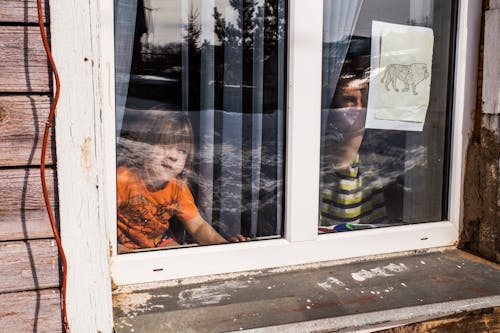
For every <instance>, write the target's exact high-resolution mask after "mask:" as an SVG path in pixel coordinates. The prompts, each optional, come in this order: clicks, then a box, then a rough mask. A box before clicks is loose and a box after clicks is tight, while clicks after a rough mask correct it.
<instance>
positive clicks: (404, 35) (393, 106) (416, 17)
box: [319, 0, 455, 233]
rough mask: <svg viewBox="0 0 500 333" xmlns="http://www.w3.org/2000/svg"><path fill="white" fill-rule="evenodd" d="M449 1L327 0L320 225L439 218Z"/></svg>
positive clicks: (442, 213) (443, 197) (442, 212)
mask: <svg viewBox="0 0 500 333" xmlns="http://www.w3.org/2000/svg"><path fill="white" fill-rule="evenodd" d="M454 15H455V14H454V1H452V0H401V1H393V0H365V1H363V0H324V30H323V80H322V84H323V85H322V129H321V179H320V182H321V187H320V188H321V189H320V218H319V232H320V233H326V232H338V231H350V230H358V229H367V228H375V227H382V226H392V225H402V224H410V223H421V222H432V221H441V220H443V219H446V215H447V212H446V206H447V194H446V189H447V186H448V185H447V170H448V167H447V163H448V161H447V160H448V146H449V144H448V141H449V135H448V130H449V126H448V122H449V119H450V112H451V110H450V103H449V96H450V90H451V80H450V77H451V75H450V73H451V72H452V71H451V69H452V68H451V63H450V59H451V56H450V55H451V50H452V44H451V43H452V37H453V33H452V32H453V29H454V28H453V22H454V19H453V17H454Z"/></svg>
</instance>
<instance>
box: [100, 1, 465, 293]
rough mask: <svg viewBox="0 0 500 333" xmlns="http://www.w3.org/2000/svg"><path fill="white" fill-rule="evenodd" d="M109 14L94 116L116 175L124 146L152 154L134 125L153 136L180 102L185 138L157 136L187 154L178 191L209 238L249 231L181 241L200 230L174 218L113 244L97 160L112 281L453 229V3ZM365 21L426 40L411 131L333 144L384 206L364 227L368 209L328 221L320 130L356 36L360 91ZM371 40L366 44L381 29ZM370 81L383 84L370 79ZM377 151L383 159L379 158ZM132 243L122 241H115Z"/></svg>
mask: <svg viewBox="0 0 500 333" xmlns="http://www.w3.org/2000/svg"><path fill="white" fill-rule="evenodd" d="M127 4H128V7H127V6H126V5H127ZM120 8H121V9H120ZM387 8H389V9H390V10H386V9H387ZM125 10H128V11H130V12H132V13H134V14H130V15H129V14H126V13H127V12H126V11H125ZM106 13H107V15H109V13H108V12H106ZM114 15H115V16H114V17H115V23H114V24H115V35H114V37H110V36H107V39H106V38H104V39H105V40H108V41H110V40H114V43H115V48H114V52H113V53H110V54H106V55H105V61H106V63H109V64H111V68H115V75H114V76H113V80H111V81H110V82H111V85H110V87H112V86H113V85H114V86H115V87H116V91H114V89H110V92H109V94H110V96H112V101H113V100H114V102H112V104H113V105H114V106H113V107H112V108H111V110H112V114H113V119H111V118H110V117H109V116H108V115H106V120H105V122H107V124H108V127H106V128H111V127H113V128H115V130H116V132H114V133H116V135H115V136H114V137H113V140H108V141H107V144H106V147H109V146H113V147H116V153H117V155H116V156H117V160H116V162H117V164H114V165H118V176H119V177H120V167H122V165H127V163H130V162H131V161H132V159H131V156H132V157H134V156H136V155H137V154H138V153H137V152H139V154H140V153H144V152H147V157H148V158H152V157H156V156H157V155H158V154H157V153H155V151H154V150H151V149H153V148H152V147H149V146H155V145H153V144H152V143H155V142H154V141H148V140H149V138H145V136H144V134H147V135H146V136H151V135H152V136H153V137H155V136H156V137H158V136H161V135H159V134H161V131H159V130H158V131H156V130H151V129H155V128H156V127H157V125H158V123H159V122H163V121H167V120H166V118H169V116H166V115H169V114H176V115H182V117H183V119H185V120H186V119H187V120H188V122H189V124H190V126H189V127H190V129H191V130H190V131H192V133H193V140H192V141H191V142H189V143H188V144H187V143H186V142H185V140H184V139H182V138H186V135H185V133H184V134H182V133H181V134H179V135H178V136H173V137H174V138H175V137H177V139H176V140H173V141H172V142H170V141H169V142H166V144H165V145H164V146H167V144H169V143H172V144H176V148H178V151H177V153H179V154H185V155H186V156H185V161H186V165H187V164H188V161H192V163H191V167H190V168H189V169H188V170H187V171H188V173H189V182H187V183H186V184H188V188H189V191H190V193H191V195H192V198H191V197H190V196H189V200H188V201H190V202H191V203H193V202H194V206H195V207H196V209H197V210H198V213H199V214H200V216H201V217H203V219H204V220H205V221H206V222H207V223H208V224H209V225H211V226H212V227H213V228H214V230H215V231H216V232H217V233H218V234H219V235H220V236H222V237H223V238H225V239H230V238H231V237H233V236H235V235H238V234H243V235H244V236H248V237H250V238H251V239H252V240H259V241H247V242H240V243H232V244H224V245H220V246H219V245H218V246H194V245H196V244H199V243H203V242H199V241H198V240H197V239H196V235H195V236H194V237H193V235H190V232H189V231H190V230H186V229H185V228H186V226H185V223H184V224H183V223H182V221H181V223H180V224H179V225H180V226H181V227H182V226H183V227H184V230H182V228H181V230H173V229H174V228H172V233H171V234H170V233H167V234H166V233H164V232H163V231H162V232H161V233H159V234H158V235H155V238H154V241H152V242H150V243H149V244H145V245H141V244H139V246H132V247H131V248H128V249H123V248H122V249H120V246H119V245H123V244H122V243H120V240H118V239H117V235H118V236H119V235H120V234H119V233H120V230H119V228H120V227H119V226H117V224H116V222H117V221H116V219H112V218H111V216H114V215H116V212H117V209H118V213H119V214H120V210H119V209H120V204H121V202H120V201H119V202H118V205H117V203H116V202H111V201H109V198H110V197H116V196H114V195H112V194H116V193H115V192H114V190H113V191H112V190H110V188H113V189H116V181H115V179H116V178H115V177H116V174H117V171H116V169H115V168H113V170H110V169H109V165H106V170H107V172H108V176H109V177H108V178H110V179H111V178H112V179H113V181H111V180H109V181H108V182H107V184H108V185H109V186H108V187H107V191H108V192H106V193H107V194H109V195H106V200H107V202H108V204H109V207H110V208H109V210H108V213H109V214H108V215H109V216H110V218H109V220H110V221H111V220H113V221H112V222H109V221H108V222H109V223H110V224H109V225H110V240H111V242H112V244H113V253H114V255H113V257H112V263H111V270H112V276H113V280H114V282H115V283H117V284H119V285H121V284H130V283H141V282H148V281H159V280H167V279H173V278H179V277H190V276H197V275H206V274H217V273H224V272H237V271H244V270H251V269H261V268H269V267H278V266H284V265H296V264H302V263H310V262H319V261H327V260H335V259H340V258H349V257H357V256H367V255H375V254H382V253H389V252H396V251H406V250H415V249H422V248H429V247H436V246H448V245H451V244H453V243H454V242H455V241H456V240H457V236H458V215H457V213H456V212H457V211H458V210H459V208H458V207H459V205H460V203H459V200H457V193H458V192H457V191H459V189H460V185H459V184H457V183H455V182H451V183H448V180H449V179H450V176H449V175H450V174H452V177H457V175H458V178H460V176H459V174H460V173H459V171H457V168H456V167H455V166H453V165H452V166H450V165H448V164H447V163H448V161H449V156H450V150H453V151H454V152H455V153H457V152H458V153H459V154H462V152H461V150H460V149H461V148H460V142H459V141H457V139H459V137H458V136H456V134H455V136H451V135H450V133H452V131H453V129H454V128H455V129H457V128H460V126H462V125H461V124H460V122H459V123H457V119H459V118H460V117H461V115H458V118H455V122H454V123H452V122H451V120H452V119H453V117H452V105H453V104H454V103H455V105H456V102H457V97H455V99H451V97H452V96H453V87H454V86H453V81H452V78H453V71H454V67H453V61H452V60H453V57H452V54H453V49H454V47H453V45H454V36H455V30H456V28H455V27H454V22H455V21H456V20H455V17H456V3H455V2H454V1H451V0H450V1H444V2H443V1H441V2H437V1H416V0H415V1H414V0H411V1H410V0H408V1H402V2H398V4H397V5H394V4H392V5H391V4H390V3H389V2H388V1H382V0H377V1H340V0H337V1H327V0H325V1H324V2H322V1H321V2H320V1H317V2H307V3H305V2H302V1H275V0H273V1H271V0H269V1H264V0H262V1H241V2H238V1H222V0H220V1H219V0H213V1H194V0H193V1H174V0H171V1H153V0H152V1H148V2H142V1H129V2H126V1H115V10H114ZM162 18H163V19H162ZM240 19H241V20H240ZM373 21H376V22H382V23H385V24H398V25H400V26H406V27H416V26H418V27H421V28H422V29H424V28H425V29H428V30H426V31H432V36H433V39H432V41H433V45H434V47H433V53H432V59H431V60H430V63H429V64H428V65H429V67H428V78H426V79H427V81H426V82H427V83H425V82H424V83H420V84H417V91H416V92H417V93H419V94H420V93H421V92H420V90H418V89H420V88H421V86H424V85H425V84H427V85H429V90H428V91H429V96H430V97H429V102H428V103H429V107H428V108H425V109H426V116H425V121H423V122H422V124H421V126H422V127H423V131H421V130H416V131H408V130H404V129H397V130H396V129H392V130H388V129H382V128H366V129H365V126H361V127H360V128H359V129H360V130H362V131H363V132H364V133H363V139H362V140H361V142H362V143H361V144H360V145H359V148H356V149H354V151H355V153H354V154H352V152H351V156H350V157H349V158H347V160H349V162H348V164H349V165H350V166H351V167H352V166H353V162H357V161H358V158H359V165H360V166H363V168H364V169H363V170H376V171H377V172H378V174H375V178H377V179H378V180H379V181H378V187H377V188H374V189H375V192H377V193H375V194H381V195H379V197H381V198H382V199H381V201H380V202H379V203H378V205H379V206H377V207H381V208H383V210H384V214H385V215H384V216H385V217H387V218H389V223H386V222H384V223H380V224H379V225H380V226H390V228H372V225H373V224H377V223H373V221H370V222H369V223H365V222H364V221H362V222H363V223H358V224H357V225H355V224H356V223H355V222H353V221H337V222H334V223H332V222H331V221H327V220H326V219H325V214H323V212H324V198H325V190H329V188H328V186H329V185H331V183H330V181H331V179H330V178H329V177H331V176H332V174H331V171H332V163H331V161H329V162H328V161H326V160H327V159H328V158H329V155H328V154H329V151H328V149H327V148H328V144H331V142H332V141H329V139H331V136H334V137H335V135H337V134H338V133H339V132H337V133H336V132H335V131H333V132H332V131H331V130H332V127H330V126H331V125H332V124H334V123H335V121H332V119H333V118H332V116H331V115H330V113H331V112H330V111H331V110H333V109H338V108H344V107H348V106H349V105H351V104H353V103H355V102H356V101H355V100H354V99H353V98H354V97H352V96H348V95H344V96H343V99H344V101H342V102H340V98H337V97H336V96H335V91H336V90H338V88H340V87H343V85H342V80H347V79H348V76H349V73H347V72H346V71H345V68H346V66H347V65H345V64H348V63H351V64H352V63H353V61H354V60H353V58H352V54H353V49H355V48H357V47H359V48H360V49H363V48H364V49H365V50H367V52H366V53H363V54H361V53H360V54H359V55H360V56H361V59H357V60H356V61H361V62H365V63H366V62H367V63H368V64H369V65H370V66H368V68H362V70H361V74H362V75H364V76H363V79H365V80H366V81H368V82H369V88H370V89H369V90H373V89H372V83H371V82H372V79H373V78H371V75H373V74H374V73H373V72H371V71H370V68H371V67H373V66H371V62H373V61H375V60H376V59H375V60H374V58H375V56H374V55H375V54H378V53H376V52H373V46H374V45H372V44H371V43H373V42H372V41H373V40H374V37H373V33H372V31H373ZM407 29H410V31H412V30H411V28H407ZM165 31H167V32H168V34H167V33H165ZM386 40H388V39H386ZM367 45H368V47H367ZM381 45H382V46H380V45H379V49H378V52H379V53H380V48H382V52H383V50H384V48H385V47H386V45H387V43H382V44H381ZM389 45H390V43H389ZM115 59H116V61H115ZM416 62H417V61H415V63H416ZM411 63H412V62H410V63H408V64H406V63H402V64H401V65H405V66H406V65H411ZM379 65H380V63H379ZM403 68H404V67H403ZM382 73H383V72H382V71H380V74H381V75H382ZM457 73H459V72H457ZM424 76H425V75H424ZM457 77H458V79H459V80H458V82H461V81H460V80H462V79H460V76H457ZM395 80H396V82H395V85H396V88H398V86H399V88H401V90H402V89H404V87H405V86H404V82H403V81H402V80H401V78H398V76H395ZM397 80H399V81H397ZM392 87H393V86H392V85H389V86H388V88H389V89H391V88H392ZM379 88H380V89H379V91H382V92H383V91H386V90H384V89H385V86H384V85H383V84H379ZM369 90H365V91H363V92H361V97H362V99H364V102H362V103H365V104H364V105H363V104H361V106H362V107H366V108H367V112H369V109H370V107H369V100H370V98H373V96H372V97H370V96H369V95H370V93H369ZM392 92H393V93H395V92H394V91H392ZM409 93H411V94H413V90H412V87H411V86H410V88H409ZM422 95H425V94H424V93H422ZM349 98H350V99H349ZM341 103H344V104H341ZM455 112H457V111H455ZM458 112H460V111H458ZM455 114H457V113H455ZM115 116H116V118H114V117H115ZM360 117H361V118H364V115H363V114H362V113H356V112H355V113H354V117H353V119H354V120H356V119H360ZM347 118H349V117H347ZM348 120H352V119H348ZM363 120H364V119H363ZM401 121H402V122H403V121H407V122H411V121H408V120H407V119H406V120H401ZM337 123H339V122H338V121H337ZM111 124H113V125H112V126H111ZM144 124H146V125H144ZM334 126H335V125H334ZM457 126H458V127H457ZM145 128H147V129H149V130H144V129H145ZM334 129H335V128H334ZM337 130H338V128H337ZM188 136H189V135H188ZM179 138H181V139H182V140H181V139H179ZM181 143H182V144H181ZM115 144H116V146H115ZM347 146H349V144H348V145H347ZM179 147H180V148H179ZM191 147H194V149H193V148H191ZM164 148H165V149H166V147H164ZM192 152H194V153H192ZM330 152H331V150H330ZM161 153H162V154H163V152H161ZM190 153H192V156H189V155H190ZM333 155H334V156H337V157H338V156H341V154H339V153H336V154H333ZM113 156H115V155H114V154H113ZM177 158H178V157H177ZM190 158H191V159H190ZM379 160H383V162H384V163H387V165H385V167H384V168H379V167H378V165H377V163H375V162H379ZM157 163H159V164H160V165H161V164H162V163H163V162H157ZM412 163H414V164H412ZM354 164H356V163H354ZM140 166H141V167H143V165H142V164H141V165H140ZM370 168H371V169H370ZM459 169H460V167H459V168H458V170H459ZM183 170H184V169H183ZM150 171H151V170H150ZM334 171H336V170H334ZM457 172H458V173H457ZM180 174H181V173H178V174H176V175H180ZM111 175H112V176H111ZM186 176H187V175H186ZM186 179H187V178H186ZM380 180H383V181H382V182H381V181H380ZM161 185H164V183H163V184H161ZM118 187H120V186H118ZM119 195H120V188H118V196H119ZM428 198H431V200H424V199H428ZM344 208H347V209H349V207H344ZM171 215H172V214H171ZM173 215H175V214H173ZM188 215H189V214H188ZM191 217H192V216H191V215H189V216H188V217H182V216H181V217H180V218H181V219H183V218H184V220H189V218H191ZM325 221H326V222H325ZM169 222H170V220H169ZM339 222H340V223H344V222H348V223H350V225H355V226H354V229H356V226H358V228H357V229H359V228H363V227H364V226H365V225H370V230H360V231H356V232H342V233H339V232H334V233H331V232H330V231H331V230H326V229H328V228H331V227H332V226H335V225H339ZM357 222H360V221H357ZM420 222H426V223H420ZM118 223H120V220H119V219H118ZM148 223H149V222H148ZM174 223H176V222H174V221H173V220H172V225H173V224H174ZM417 223H418V224H417ZM318 226H319V230H318ZM169 227H170V225H169ZM188 228H189V227H188ZM322 228H323V230H322ZM325 228H326V229H325ZM169 230H170V228H169ZM325 230H326V231H328V232H325ZM186 231H187V232H186ZM336 231H337V230H336ZM177 232H178V233H180V236H179V234H176V233H177ZM165 236H166V237H165ZM170 238H172V239H173V240H174V241H175V243H170V244H174V245H176V246H175V247H176V248H175V249H171V248H169V249H164V247H163V246H162V247H158V246H157V245H160V244H161V245H165V243H164V244H162V242H164V241H165V242H166V243H167V244H169V242H170V241H169V239H170ZM213 243H218V242H213ZM177 245H180V246H177ZM178 247H180V248H178ZM130 249H132V252H134V253H123V254H122V252H130V251H129V250H130ZM152 249H160V250H159V251H150V250H152ZM145 250H148V251H145Z"/></svg>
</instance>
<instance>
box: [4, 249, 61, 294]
mask: <svg viewBox="0 0 500 333" xmlns="http://www.w3.org/2000/svg"><path fill="white" fill-rule="evenodd" d="M0 281H2V282H1V283H0V293H5V292H14V291H27V290H38V289H46V288H57V287H59V286H60V283H59V257H58V252H57V246H56V243H55V241H54V240H53V239H39V240H32V241H16V242H0Z"/></svg>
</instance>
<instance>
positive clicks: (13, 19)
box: [0, 0, 62, 333]
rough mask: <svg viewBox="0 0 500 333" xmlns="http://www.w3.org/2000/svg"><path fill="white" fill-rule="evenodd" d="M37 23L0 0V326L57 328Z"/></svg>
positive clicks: (30, 12) (47, 91)
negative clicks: (42, 174)
mask: <svg viewBox="0 0 500 333" xmlns="http://www.w3.org/2000/svg"><path fill="white" fill-rule="evenodd" d="M47 2H48V1H47ZM44 9H45V10H47V9H48V8H47V4H45V8H44ZM47 23H48V22H46V25H47ZM37 24H38V18H37V10H36V1H35V0H1V1H0V45H1V47H0V59H1V61H0V197H1V198H2V200H1V201H0V304H1V306H0V327H1V329H0V331H2V332H51V333H53V332H62V324H61V310H60V288H59V287H60V278H59V272H60V265H59V259H58V253H57V247H56V245H55V241H54V240H53V235H52V231H51V228H50V223H49V220H48V216H47V213H46V211H45V206H44V203H43V195H42V189H41V184H40V167H39V166H40V151H41V144H42V136H43V131H44V127H45V119H46V117H47V114H48V112H49V107H50V102H51V95H52V88H51V75H50V72H49V67H48V62H47V59H46V56H45V53H44V50H43V45H42V42H41V39H40V33H39V28H38V25H37ZM54 147H55V146H54V142H53V137H52V138H51V145H50V149H49V151H48V155H47V161H46V166H47V175H48V185H49V191H50V200H51V202H52V203H53V205H54V207H55V209H56V213H57V194H56V173H55V156H54V155H55V154H54ZM56 215H57V214H56Z"/></svg>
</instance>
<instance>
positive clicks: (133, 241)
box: [115, 0, 286, 253]
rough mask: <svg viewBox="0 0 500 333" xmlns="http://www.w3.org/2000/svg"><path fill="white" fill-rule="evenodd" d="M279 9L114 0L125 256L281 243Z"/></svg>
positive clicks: (221, 0) (282, 20)
mask: <svg viewBox="0 0 500 333" xmlns="http://www.w3.org/2000/svg"><path fill="white" fill-rule="evenodd" d="M285 13H286V8H285V1H282V0H265V1H264V0H252V1H245V0H241V1H232V0H189V1H188V0H149V1H148V0H115V74H116V75H115V78H116V87H115V91H116V102H115V106H116V129H117V132H116V136H117V209H118V211H117V216H118V217H117V238H118V250H119V252H120V253H124V252H130V251H137V250H144V249H159V248H168V247H178V246H185V245H193V244H218V243H223V242H227V241H246V240H250V239H263V238H276V237H281V235H282V231H283V230H282V210H283V165H284V140H283V138H284V119H285V81H284V79H285V38H286V36H285V32H286V16H285Z"/></svg>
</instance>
